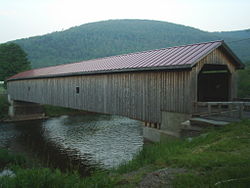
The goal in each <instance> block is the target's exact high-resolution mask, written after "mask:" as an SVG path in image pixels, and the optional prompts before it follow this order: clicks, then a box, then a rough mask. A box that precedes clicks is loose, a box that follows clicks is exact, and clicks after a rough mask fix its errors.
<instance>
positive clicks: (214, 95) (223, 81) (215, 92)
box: [198, 64, 231, 102]
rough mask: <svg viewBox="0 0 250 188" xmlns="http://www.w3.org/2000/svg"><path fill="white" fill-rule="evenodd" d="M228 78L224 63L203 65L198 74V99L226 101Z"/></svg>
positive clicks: (203, 100)
mask: <svg viewBox="0 0 250 188" xmlns="http://www.w3.org/2000/svg"><path fill="white" fill-rule="evenodd" d="M230 80H231V74H230V72H229V70H228V68H227V66H226V65H209V64H208V65H204V67H203V68H202V69H201V71H200V73H199V75H198V101H202V102H209V101H228V100H229V99H230V95H229V93H230V87H229V86H230Z"/></svg>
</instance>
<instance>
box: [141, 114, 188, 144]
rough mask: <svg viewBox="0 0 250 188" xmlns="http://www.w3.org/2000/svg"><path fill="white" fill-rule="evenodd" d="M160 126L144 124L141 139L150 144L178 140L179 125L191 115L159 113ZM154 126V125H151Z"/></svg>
mask: <svg viewBox="0 0 250 188" xmlns="http://www.w3.org/2000/svg"><path fill="white" fill-rule="evenodd" d="M161 113H162V114H161V116H162V119H161V123H160V124H159V125H160V126H152V123H148V122H146V123H145V127H144V128H143V137H144V138H145V139H146V140H149V141H152V142H160V141H163V140H167V139H172V138H179V137H180V136H181V134H180V131H181V123H183V122H185V121H187V120H189V119H190V118H191V115H189V114H183V113H175V112H166V111H162V112H161ZM153 125H155V124H153Z"/></svg>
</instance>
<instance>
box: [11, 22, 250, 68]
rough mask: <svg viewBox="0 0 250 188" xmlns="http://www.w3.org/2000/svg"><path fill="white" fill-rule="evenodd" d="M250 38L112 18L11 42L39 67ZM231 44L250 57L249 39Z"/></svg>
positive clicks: (246, 33) (245, 57)
mask: <svg viewBox="0 0 250 188" xmlns="http://www.w3.org/2000/svg"><path fill="white" fill-rule="evenodd" d="M247 37H250V32H249V31H238V32H220V33H209V32H204V31H201V30H198V29H195V28H192V27H187V26H183V25H177V24H173V23H168V22H161V21H150V20H109V21H102V22H95V23H89V24H84V25H81V26H77V27H73V28H70V29H68V30H65V31H61V32H54V33H50V34H47V35H43V36H37V37H32V38H27V39H21V40H16V41H12V42H15V43H17V44H19V45H20V46H22V48H23V49H24V50H25V51H26V52H27V54H28V57H29V59H30V61H31V62H32V67H33V68H37V67H45V66H50V65H55V64H64V63H70V62H76V61H80V60H87V59H93V58H99V57H105V56H112V55H117V54H124V53H129V52H135V51H143V50H150V49H157V48H166V47H170V46H175V45H182V44H189V43H196V42H204V41H213V40H218V39H224V40H226V41H233V40H239V39H241V38H247ZM229 45H230V47H231V48H232V49H233V50H234V51H235V52H236V54H237V55H238V56H239V57H240V58H241V59H242V60H243V61H246V60H250V54H249V51H250V40H248V41H242V42H234V43H229Z"/></svg>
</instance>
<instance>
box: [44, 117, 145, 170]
mask: <svg viewBox="0 0 250 188" xmlns="http://www.w3.org/2000/svg"><path fill="white" fill-rule="evenodd" d="M43 129H44V133H43V134H44V137H45V138H46V139H47V140H48V141H50V142H53V143H54V144H56V145H57V146H58V147H59V148H61V150H62V151H67V152H68V153H69V155H71V156H72V157H78V158H81V159H84V160H87V161H88V163H90V164H92V165H97V164H99V165H101V166H102V167H104V168H111V167H116V166H118V165H120V164H121V163H123V162H126V161H129V160H131V159H132V158H133V156H135V155H136V154H137V153H138V152H139V151H140V150H141V149H142V146H143V136H142V123H141V122H139V121H136V120H132V119H129V118H126V117H120V116H108V115H92V114H91V115H84V116H72V117H70V116H61V117H59V118H52V119H49V120H47V121H45V122H44V123H43Z"/></svg>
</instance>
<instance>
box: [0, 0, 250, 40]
mask: <svg viewBox="0 0 250 188" xmlns="http://www.w3.org/2000/svg"><path fill="white" fill-rule="evenodd" d="M108 19H150V20H161V21H167V22H173V23H178V24H183V25H187V26H191V27H195V28H199V29H201V30H205V31H231V30H241V29H250V1H249V0H203V1H198V0H126V1H119V0H0V25H1V30H0V43H3V42H6V41H10V40H15V39H19V38H26V37H31V36H36V35H43V34H46V33H50V32H53V31H61V30H65V29H68V28H70V27H73V26H76V25H81V24H84V23H89V22H95V21H101V20H108Z"/></svg>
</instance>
